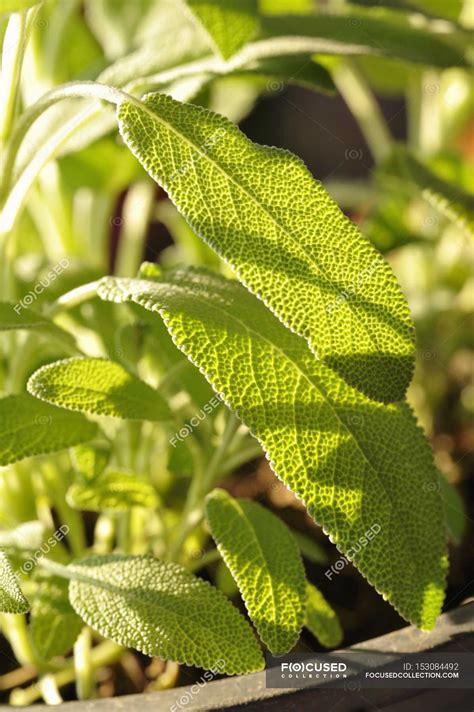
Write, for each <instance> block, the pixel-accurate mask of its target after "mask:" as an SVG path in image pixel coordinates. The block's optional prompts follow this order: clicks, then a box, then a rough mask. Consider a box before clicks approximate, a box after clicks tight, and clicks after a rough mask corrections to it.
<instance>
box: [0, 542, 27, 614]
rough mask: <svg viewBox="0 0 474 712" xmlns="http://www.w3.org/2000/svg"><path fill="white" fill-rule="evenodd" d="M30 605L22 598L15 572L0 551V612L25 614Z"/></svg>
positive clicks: (3, 553)
mask: <svg viewBox="0 0 474 712" xmlns="http://www.w3.org/2000/svg"><path fill="white" fill-rule="evenodd" d="M29 610H30V604H29V603H28V601H27V600H26V598H25V597H24V595H23V593H22V591H21V588H20V585H19V583H18V580H17V577H16V575H15V572H14V571H13V569H12V567H11V564H10V562H9V561H8V559H7V556H6V554H5V552H4V551H0V611H1V612H2V613H27V612H28V611H29Z"/></svg>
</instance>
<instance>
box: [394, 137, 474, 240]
mask: <svg viewBox="0 0 474 712" xmlns="http://www.w3.org/2000/svg"><path fill="white" fill-rule="evenodd" d="M383 170H384V171H385V172H387V173H388V174H389V175H394V176H396V177H397V178H400V179H401V180H403V182H404V184H405V186H406V184H407V182H409V183H412V185H413V187H414V188H417V189H418V190H420V191H421V195H422V197H423V198H424V199H425V200H426V201H427V202H428V203H429V204H430V205H432V206H433V208H435V209H436V210H437V211H438V212H439V213H440V214H441V215H443V216H444V217H446V218H447V219H448V220H449V221H450V222H452V223H454V224H455V225H457V226H458V227H459V228H460V229H461V230H463V231H464V232H465V233H466V234H467V235H469V236H470V237H474V195H470V194H469V193H465V192H464V191H463V190H462V189H461V188H459V187H458V186H457V185H455V184H454V183H451V182H449V181H447V180H444V179H443V178H441V177H440V176H438V175H436V173H434V172H433V171H432V170H431V169H430V168H429V167H428V166H425V165H424V164H423V163H422V162H421V161H419V160H418V159H417V158H416V157H415V156H413V155H411V154H410V153H409V152H408V151H406V150H405V149H403V148H397V149H396V150H395V151H394V152H393V155H392V156H391V158H390V159H389V160H388V161H387V163H386V164H385V165H384V168H383Z"/></svg>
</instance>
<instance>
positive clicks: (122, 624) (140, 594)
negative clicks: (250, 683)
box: [68, 554, 264, 675]
mask: <svg viewBox="0 0 474 712" xmlns="http://www.w3.org/2000/svg"><path fill="white" fill-rule="evenodd" d="M68 568H69V570H70V571H71V574H72V576H74V579H75V580H72V581H71V582H70V585H69V597H70V600H71V603H72V606H73V608H74V609H75V610H76V611H77V613H78V614H79V615H80V616H81V617H82V618H83V619H84V620H85V621H86V622H87V623H88V625H90V626H91V627H92V628H94V630H97V631H98V632H99V633H101V634H102V635H104V636H106V637H107V638H110V640H113V641H115V642H116V643H119V644H121V645H126V646H130V647H132V648H135V649H136V650H139V651H141V652H142V653H145V655H158V656H160V657H162V658H164V659H165V660H175V661H177V662H182V663H186V664H187V665H197V666H198V667H202V668H205V669H208V670H210V669H211V668H213V667H215V666H216V664H217V665H218V667H219V669H220V670H221V671H222V672H226V673H228V674H230V675H232V674H240V673H246V672H253V671H255V670H261V669H262V668H263V665H264V661H263V658H262V654H261V652H260V649H259V646H258V644H257V641H256V639H255V636H254V634H253V631H252V629H251V627H250V625H249V624H248V623H247V621H246V620H245V619H244V617H243V616H242V615H241V614H240V613H239V611H238V610H237V609H236V608H235V607H234V606H233V605H232V604H231V603H230V601H228V600H227V599H226V598H225V596H224V595H223V594H221V593H220V592H219V591H218V590H217V589H215V588H214V587H213V586H211V585H210V584H209V583H207V582H206V581H203V580H202V579H198V578H197V577H195V576H193V574H191V573H190V572H189V571H187V570H186V569H184V568H183V567H182V566H179V565H177V564H172V563H169V562H163V561H159V560H158V559H154V558H153V557H151V556H124V555H120V554H115V555H110V556H102V557H98V556H97V557H91V558H88V559H84V560H83V561H79V562H77V563H74V564H72V565H70V566H69V567H68Z"/></svg>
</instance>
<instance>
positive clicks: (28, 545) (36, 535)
mask: <svg viewBox="0 0 474 712" xmlns="http://www.w3.org/2000/svg"><path fill="white" fill-rule="evenodd" d="M46 538H47V534H46V527H45V525H44V524H43V523H42V522H40V521H37V520H32V521H30V522H23V523H22V524H19V525H18V526H17V527H15V528H14V529H7V530H2V531H0V548H2V549H7V550H10V549H13V551H34V550H35V549H39V548H40V547H41V545H42V544H43V543H44V540H45V539H46Z"/></svg>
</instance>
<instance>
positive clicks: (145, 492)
mask: <svg viewBox="0 0 474 712" xmlns="http://www.w3.org/2000/svg"><path fill="white" fill-rule="evenodd" d="M67 501H68V503H69V504H70V506H71V507H74V508H75V509H86V510H89V511H92V512H100V511H101V510H104V509H122V510H126V509H130V507H146V508H148V509H153V508H154V507H156V505H157V504H158V499H157V496H156V492H155V490H154V488H153V487H152V485H150V484H149V483H148V482H143V480H139V479H137V478H136V477H135V476H134V475H131V474H128V473H125V472H105V473H104V474H102V475H100V477H98V478H97V479H96V480H94V482H91V483H89V484H87V485H83V484H79V483H75V484H73V485H71V487H70V488H69V489H68V492H67Z"/></svg>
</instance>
